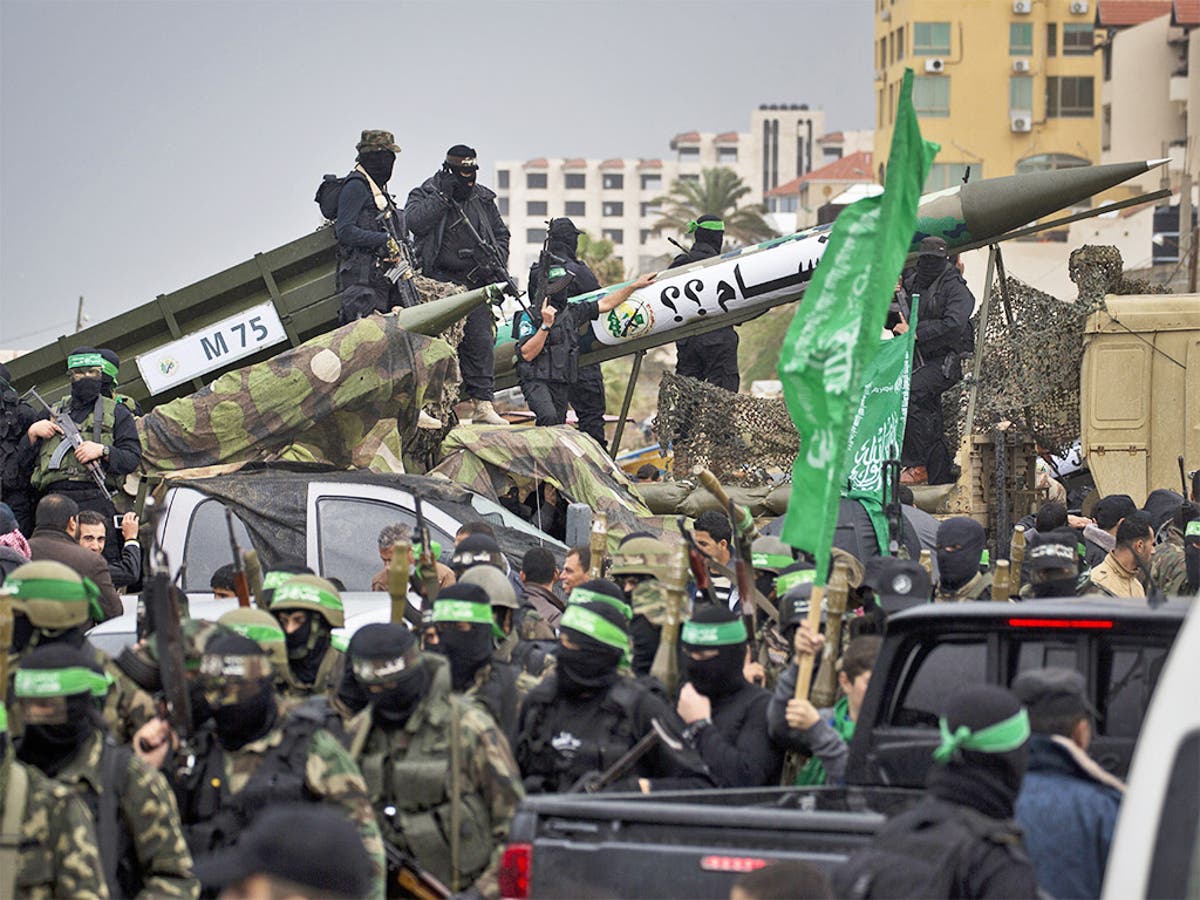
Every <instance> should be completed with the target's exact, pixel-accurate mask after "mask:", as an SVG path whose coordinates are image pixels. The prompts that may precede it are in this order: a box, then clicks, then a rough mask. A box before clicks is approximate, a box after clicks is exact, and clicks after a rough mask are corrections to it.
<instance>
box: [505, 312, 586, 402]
mask: <svg viewBox="0 0 1200 900" xmlns="http://www.w3.org/2000/svg"><path fill="white" fill-rule="evenodd" d="M522 315H528V313H522ZM517 376H518V377H519V378H520V379H521V381H522V382H526V381H557V382H565V383H567V384H574V383H575V382H576V381H578V380H579V328H578V325H577V324H576V322H575V318H574V317H573V316H572V315H571V314H570V313H569V312H567V310H565V309H564V310H562V311H561V312H559V313H558V315H557V316H556V317H555V319H554V324H553V325H551V326H550V332H549V334H547V335H546V343H545V344H544V345H543V346H542V352H541V353H539V354H538V355H537V356H535V357H534V358H533V359H532V360H526V359H525V358H524V357H523V356H521V355H520V354H517Z"/></svg>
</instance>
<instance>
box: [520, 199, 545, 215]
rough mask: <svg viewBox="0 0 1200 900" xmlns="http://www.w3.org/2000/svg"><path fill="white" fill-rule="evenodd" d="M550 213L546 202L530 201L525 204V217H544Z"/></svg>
mask: <svg viewBox="0 0 1200 900" xmlns="http://www.w3.org/2000/svg"><path fill="white" fill-rule="evenodd" d="M547 212H548V209H547V207H546V201H545V200H530V201H529V202H528V203H526V204H525V215H527V216H544V215H546V213H547Z"/></svg>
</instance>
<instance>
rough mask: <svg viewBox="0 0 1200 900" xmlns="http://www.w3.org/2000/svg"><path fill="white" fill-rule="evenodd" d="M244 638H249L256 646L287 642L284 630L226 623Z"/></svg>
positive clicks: (266, 626) (265, 626)
mask: <svg viewBox="0 0 1200 900" xmlns="http://www.w3.org/2000/svg"><path fill="white" fill-rule="evenodd" d="M225 624H226V626H227V627H228V628H230V629H232V630H233V631H236V632H237V633H238V634H240V635H241V636H242V637H248V638H250V640H252V641H254V643H256V644H282V643H284V642H285V641H286V640H287V636H286V635H285V634H284V633H283V629H282V628H272V627H271V626H270V625H242V624H240V623H239V624H236V625H234V624H232V623H228V622H227V623H225Z"/></svg>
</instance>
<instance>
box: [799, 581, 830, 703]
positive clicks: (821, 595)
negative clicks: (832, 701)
mask: <svg viewBox="0 0 1200 900" xmlns="http://www.w3.org/2000/svg"><path fill="white" fill-rule="evenodd" d="M824 599H825V585H823V584H814V585H813V586H812V594H811V595H809V598H808V618H807V619H806V620H805V621H806V622H807V623H808V630H809V631H811V632H812V633H813V635H817V634H819V633H820V631H821V603H822V601H824ZM815 663H816V657H815V656H814V655H813V654H812V653H802V654H801V655H800V657H799V658H798V659H797V660H796V695H795V696H796V699H797V700H807V699H808V689H809V687H810V686H811V685H812V676H813V665H814V664H815Z"/></svg>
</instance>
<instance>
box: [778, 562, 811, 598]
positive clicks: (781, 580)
mask: <svg viewBox="0 0 1200 900" xmlns="http://www.w3.org/2000/svg"><path fill="white" fill-rule="evenodd" d="M816 577H817V570H816V569H797V570H796V571H795V572H785V573H784V574H782V575H780V576H779V577H778V578H776V579H775V596H777V597H782V596H783V595H784V594H786V593H787V592H788V591H790V590H791V589H792V588H794V587H795V586H796V585H798V584H812V583H813V579H815V578H816Z"/></svg>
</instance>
